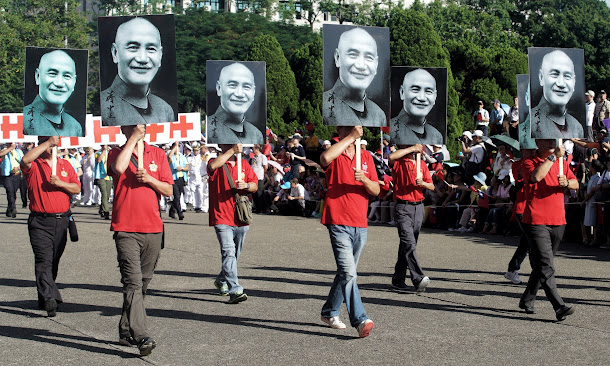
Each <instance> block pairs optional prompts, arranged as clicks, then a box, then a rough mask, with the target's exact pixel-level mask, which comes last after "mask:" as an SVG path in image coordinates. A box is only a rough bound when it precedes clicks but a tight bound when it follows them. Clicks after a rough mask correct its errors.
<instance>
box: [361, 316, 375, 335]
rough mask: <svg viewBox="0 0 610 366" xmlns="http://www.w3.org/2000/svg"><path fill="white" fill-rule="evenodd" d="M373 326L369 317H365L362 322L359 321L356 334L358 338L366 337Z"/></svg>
mask: <svg viewBox="0 0 610 366" xmlns="http://www.w3.org/2000/svg"><path fill="white" fill-rule="evenodd" d="M373 328H375V323H373V321H372V320H371V319H367V320H365V321H363V322H362V323H360V325H359V326H358V328H357V329H358V336H359V337H360V338H366V337H368V336H369V334H370V333H371V330H372V329H373Z"/></svg>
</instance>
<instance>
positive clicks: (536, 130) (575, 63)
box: [528, 47, 585, 139]
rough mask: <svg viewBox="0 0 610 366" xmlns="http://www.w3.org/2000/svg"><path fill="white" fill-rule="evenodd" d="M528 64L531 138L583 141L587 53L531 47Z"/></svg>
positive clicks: (578, 50) (567, 49) (569, 49)
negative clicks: (575, 139)
mask: <svg viewBox="0 0 610 366" xmlns="http://www.w3.org/2000/svg"><path fill="white" fill-rule="evenodd" d="M528 60H529V75H530V106H531V113H530V122H531V126H530V129H531V136H532V138H535V139H553V138H564V139H565V138H583V137H584V126H585V67H584V65H585V56H584V51H583V50H582V49H576V48H545V47H531V48H529V49H528Z"/></svg>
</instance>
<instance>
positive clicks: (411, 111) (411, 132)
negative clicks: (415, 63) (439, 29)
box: [390, 66, 447, 145]
mask: <svg viewBox="0 0 610 366" xmlns="http://www.w3.org/2000/svg"><path fill="white" fill-rule="evenodd" d="M391 79H392V115H393V116H394V117H393V118H392V119H391V120H390V135H391V137H392V142H394V143H396V144H398V145H415V144H428V145H442V144H444V143H445V136H446V135H447V69H446V68H417V67H405V66H395V67H392V78H391Z"/></svg>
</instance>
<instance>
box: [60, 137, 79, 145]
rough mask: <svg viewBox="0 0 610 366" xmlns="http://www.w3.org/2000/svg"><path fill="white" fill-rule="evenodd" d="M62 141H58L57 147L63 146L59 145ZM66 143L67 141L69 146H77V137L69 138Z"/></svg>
mask: <svg viewBox="0 0 610 366" xmlns="http://www.w3.org/2000/svg"><path fill="white" fill-rule="evenodd" d="M62 141H63V140H62V139H60V140H59V146H58V147H63V146H62V145H63V144H62V143H61V142H62ZM68 141H69V142H68V145H69V146H74V145H78V143H79V141H78V137H77V136H70V137H69V140H68Z"/></svg>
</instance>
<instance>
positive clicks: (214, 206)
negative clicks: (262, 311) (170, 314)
mask: <svg viewBox="0 0 610 366" xmlns="http://www.w3.org/2000/svg"><path fill="white" fill-rule="evenodd" d="M220 148H221V149H222V151H223V153H222V154H220V155H219V156H218V157H217V158H216V159H213V160H210V162H209V163H208V176H209V177H210V180H209V182H208V184H209V189H210V211H209V212H210V226H214V230H215V231H216V237H217V238H218V242H219V243H220V254H221V256H222V269H221V271H220V273H219V274H218V276H217V277H216V280H215V281H214V286H216V288H217V289H218V294H219V295H221V296H227V295H229V301H228V303H229V304H237V303H240V302H242V301H246V300H247V299H248V295H246V294H245V293H244V288H243V287H242V286H241V285H240V284H239V281H238V279H237V260H238V259H239V255H240V254H241V249H242V247H243V245H244V240H245V239H246V233H247V232H248V229H249V228H250V226H248V225H246V224H244V223H242V222H241V221H239V219H238V217H237V212H236V211H235V192H234V191H233V190H232V189H231V186H230V184H229V181H228V179H231V180H233V182H234V184H233V185H234V186H235V189H236V190H237V193H240V194H245V193H248V192H249V193H254V192H256V191H257V190H258V177H257V176H256V173H254V170H252V167H250V164H248V162H247V161H245V160H242V161H241V172H239V173H238V171H237V161H236V160H235V154H237V153H241V152H242V144H236V145H220ZM225 164H226V165H225ZM225 166H226V168H225ZM227 170H228V172H229V175H227Z"/></svg>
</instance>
